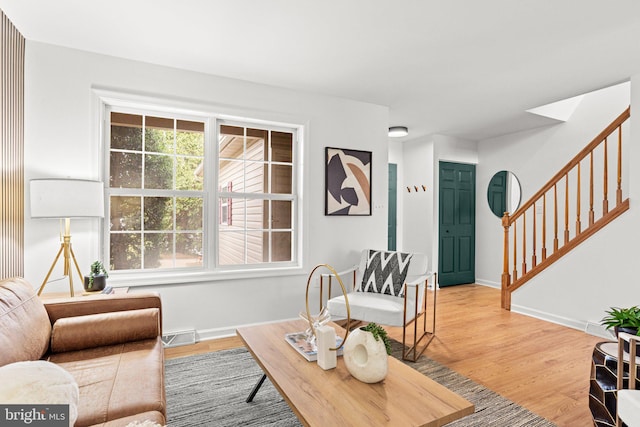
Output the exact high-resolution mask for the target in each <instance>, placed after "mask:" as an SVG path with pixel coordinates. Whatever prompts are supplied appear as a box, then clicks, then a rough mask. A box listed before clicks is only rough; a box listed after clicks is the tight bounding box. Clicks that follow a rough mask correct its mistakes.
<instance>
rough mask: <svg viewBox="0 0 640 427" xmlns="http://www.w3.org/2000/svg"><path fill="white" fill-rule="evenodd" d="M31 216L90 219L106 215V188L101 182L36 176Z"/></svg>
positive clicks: (32, 189)
mask: <svg viewBox="0 0 640 427" xmlns="http://www.w3.org/2000/svg"><path fill="white" fill-rule="evenodd" d="M30 192H31V218H87V217H100V218H102V217H103V216H104V188H103V184H102V182H100V181H88V180H83V179H53V178H52V179H33V180H31V182H30Z"/></svg>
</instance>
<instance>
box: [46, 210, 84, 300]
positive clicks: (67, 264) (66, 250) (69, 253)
mask: <svg viewBox="0 0 640 427" xmlns="http://www.w3.org/2000/svg"><path fill="white" fill-rule="evenodd" d="M70 228H71V226H70V219H69V218H65V228H64V232H65V234H64V236H63V240H62V243H61V244H60V250H58V254H57V255H56V257H55V259H54V260H53V263H52V264H51V268H49V271H48V272H47V275H46V277H45V278H44V280H43V281H42V285H40V289H39V290H38V296H40V294H41V293H42V291H43V290H44V287H45V286H46V284H47V281H48V280H49V277H50V276H51V273H52V272H53V269H54V268H55V266H56V264H57V263H58V259H60V255H61V254H64V275H65V276H68V277H69V293H70V294H71V296H73V295H74V293H73V274H72V271H71V260H73V264H74V265H75V267H76V271H77V272H78V277H80V283H82V280H83V279H82V273H81V272H80V267H79V266H78V261H77V260H76V255H75V254H74V253H73V248H72V247H71V234H70Z"/></svg>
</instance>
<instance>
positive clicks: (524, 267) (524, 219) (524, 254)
mask: <svg viewBox="0 0 640 427" xmlns="http://www.w3.org/2000/svg"><path fill="white" fill-rule="evenodd" d="M525 274H527V211H524V212H522V276H524V275H525Z"/></svg>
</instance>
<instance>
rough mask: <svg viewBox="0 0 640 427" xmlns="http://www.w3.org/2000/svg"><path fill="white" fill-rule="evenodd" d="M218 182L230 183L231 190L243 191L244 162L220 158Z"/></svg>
mask: <svg viewBox="0 0 640 427" xmlns="http://www.w3.org/2000/svg"><path fill="white" fill-rule="evenodd" d="M218 182H221V183H228V184H231V188H232V191H236V192H244V162H243V161H232V160H220V168H219V171H218Z"/></svg>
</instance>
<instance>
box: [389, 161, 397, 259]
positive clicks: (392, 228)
mask: <svg viewBox="0 0 640 427" xmlns="http://www.w3.org/2000/svg"><path fill="white" fill-rule="evenodd" d="M397 195H398V165H396V164H395V163H389V214H388V218H389V220H388V230H387V250H389V251H395V250H396V222H397V218H398V199H397V197H398V196H397Z"/></svg>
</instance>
